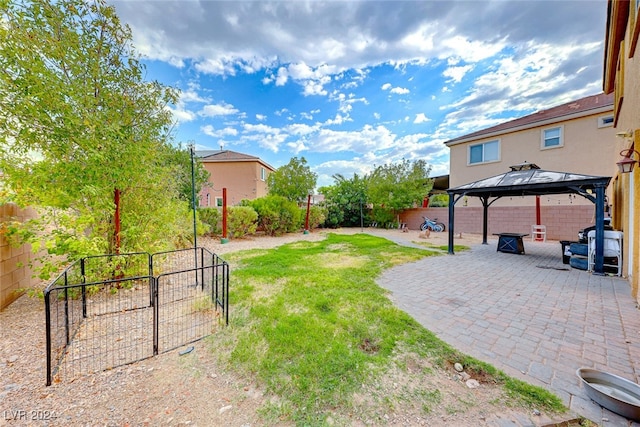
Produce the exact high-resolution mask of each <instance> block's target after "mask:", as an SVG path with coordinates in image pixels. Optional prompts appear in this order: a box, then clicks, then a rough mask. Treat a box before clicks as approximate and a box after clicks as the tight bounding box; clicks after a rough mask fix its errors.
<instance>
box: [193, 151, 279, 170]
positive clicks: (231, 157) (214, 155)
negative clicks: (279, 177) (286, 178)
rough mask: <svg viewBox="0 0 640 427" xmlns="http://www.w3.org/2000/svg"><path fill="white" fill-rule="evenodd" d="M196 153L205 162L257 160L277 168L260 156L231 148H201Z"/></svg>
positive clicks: (270, 167) (268, 166) (271, 168)
mask: <svg viewBox="0 0 640 427" xmlns="http://www.w3.org/2000/svg"><path fill="white" fill-rule="evenodd" d="M195 155H196V156H197V157H198V158H199V159H200V161H201V162H205V163H223V162H257V163H260V164H262V165H264V166H265V167H267V168H268V169H269V170H271V171H274V170H275V169H274V168H273V167H272V166H271V165H270V164H268V163H267V162H265V161H264V160H262V159H260V157H256V156H251V155H249V154H244V153H238V152H237V151H231V150H201V151H196V152H195Z"/></svg>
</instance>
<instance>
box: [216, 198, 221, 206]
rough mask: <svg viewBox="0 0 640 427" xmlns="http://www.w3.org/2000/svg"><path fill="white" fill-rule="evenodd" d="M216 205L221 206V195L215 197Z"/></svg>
mask: <svg viewBox="0 0 640 427" xmlns="http://www.w3.org/2000/svg"><path fill="white" fill-rule="evenodd" d="M216 206H217V207H219V208H221V207H222V197H216Z"/></svg>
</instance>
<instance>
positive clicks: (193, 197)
mask: <svg viewBox="0 0 640 427" xmlns="http://www.w3.org/2000/svg"><path fill="white" fill-rule="evenodd" d="M193 150H194V146H193V144H189V152H190V153H191V207H192V208H193V247H194V248H197V247H198V230H197V225H196V168H195V166H194V164H193Z"/></svg>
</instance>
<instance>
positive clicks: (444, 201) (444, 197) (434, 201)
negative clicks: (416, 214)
mask: <svg viewBox="0 0 640 427" xmlns="http://www.w3.org/2000/svg"><path fill="white" fill-rule="evenodd" d="M429 206H430V207H432V208H442V207H447V206H449V195H448V194H434V195H433V196H431V197H429Z"/></svg>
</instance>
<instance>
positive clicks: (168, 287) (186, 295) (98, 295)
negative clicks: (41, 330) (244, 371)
mask: <svg viewBox="0 0 640 427" xmlns="http://www.w3.org/2000/svg"><path fill="white" fill-rule="evenodd" d="M105 277H109V279H105ZM44 301H45V316H46V346H47V348H46V353H47V355H46V356H47V385H51V384H52V382H53V381H54V380H55V381H62V380H63V379H67V380H68V379H72V378H75V377H77V376H80V375H85V374H88V373H91V372H98V371H102V370H106V369H110V368H114V367H116V366H122V365H126V364H129V363H133V362H137V361H139V360H143V359H146V358H149V357H152V356H154V355H157V354H159V353H164V352H166V351H169V350H172V349H175V348H177V347H180V346H182V345H185V344H188V343H190V342H193V341H197V340H199V339H202V338H204V337H206V336H208V335H210V334H211V333H213V332H214V331H215V328H216V327H217V326H218V325H220V323H222V322H224V324H225V325H228V323H229V265H228V264H227V263H226V262H225V261H224V260H222V259H221V258H220V257H218V256H217V255H216V254H213V253H211V252H210V251H208V250H207V249H205V248H191V249H183V250H178V251H169V252H161V253H156V254H153V255H151V254H148V253H128V254H118V255H102V256H94V257H86V258H82V259H80V260H78V261H76V262H74V263H73V264H71V265H70V266H69V267H68V268H67V269H65V270H64V271H63V272H62V273H61V274H60V275H59V276H58V277H57V278H56V279H55V280H54V281H53V282H52V283H51V284H49V286H47V288H46V289H45V291H44Z"/></svg>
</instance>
